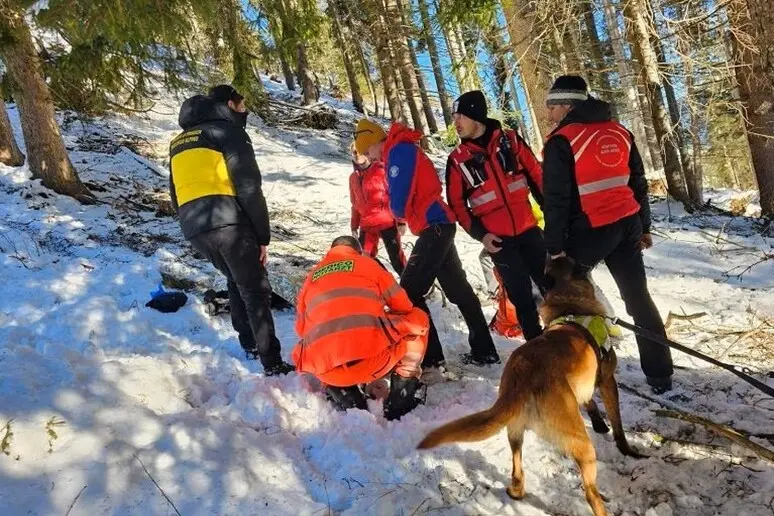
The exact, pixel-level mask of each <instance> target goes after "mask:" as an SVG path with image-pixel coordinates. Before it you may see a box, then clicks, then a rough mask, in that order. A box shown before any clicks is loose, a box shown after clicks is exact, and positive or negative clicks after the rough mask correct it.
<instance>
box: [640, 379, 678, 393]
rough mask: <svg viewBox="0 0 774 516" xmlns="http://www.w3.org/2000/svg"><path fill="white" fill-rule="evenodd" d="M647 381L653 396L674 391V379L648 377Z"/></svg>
mask: <svg viewBox="0 0 774 516" xmlns="http://www.w3.org/2000/svg"><path fill="white" fill-rule="evenodd" d="M645 380H646V381H647V382H648V385H650V390H651V391H653V394H664V393H665V392H668V391H671V390H672V377H671V376H662V377H655V376H647V377H646V378H645Z"/></svg>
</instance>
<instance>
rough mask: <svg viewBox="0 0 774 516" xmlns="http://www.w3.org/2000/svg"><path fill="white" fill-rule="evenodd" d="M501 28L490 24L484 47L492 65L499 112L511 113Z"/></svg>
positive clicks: (506, 64)
mask: <svg viewBox="0 0 774 516" xmlns="http://www.w3.org/2000/svg"><path fill="white" fill-rule="evenodd" d="M501 30H502V29H501V28H500V27H498V26H497V25H496V24H494V23H493V24H492V25H491V26H490V27H489V29H488V30H486V33H485V35H484V45H485V46H486V49H487V52H488V53H489V58H490V60H491V63H492V72H493V75H494V86H495V91H496V92H497V107H498V108H499V109H500V110H501V111H511V110H513V109H514V108H513V107H512V99H511V95H510V93H509V92H508V63H507V61H506V59H505V48H504V47H505V42H504V41H503V37H502V34H501Z"/></svg>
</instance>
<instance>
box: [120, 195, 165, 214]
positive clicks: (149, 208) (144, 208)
mask: <svg viewBox="0 0 774 516" xmlns="http://www.w3.org/2000/svg"><path fill="white" fill-rule="evenodd" d="M119 198H120V199H121V200H123V201H125V202H128V203H129V204H131V205H132V206H134V207H135V208H137V209H140V210H142V211H155V210H156V209H155V208H154V207H152V206H148V205H147V204H142V203H139V202H137V201H133V200H131V199H130V198H129V197H127V196H125V195H120V196H119Z"/></svg>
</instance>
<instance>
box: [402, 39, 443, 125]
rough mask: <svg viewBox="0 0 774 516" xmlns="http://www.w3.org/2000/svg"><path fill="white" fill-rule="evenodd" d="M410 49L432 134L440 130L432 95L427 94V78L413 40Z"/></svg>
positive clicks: (423, 108) (409, 45) (423, 107)
mask: <svg viewBox="0 0 774 516" xmlns="http://www.w3.org/2000/svg"><path fill="white" fill-rule="evenodd" d="M408 47H409V51H410V52H411V64H412V66H413V67H414V75H416V78H417V87H418V88H419V95H420V97H421V98H422V110H423V111H424V113H425V119H426V120H427V127H428V128H429V130H430V134H436V133H437V132H438V122H437V121H436V119H435V113H433V106H432V104H430V96H429V95H428V94H427V88H426V87H425V78H424V76H423V75H422V70H421V69H420V68H419V60H418V59H417V53H416V51H415V50H414V46H413V45H412V44H411V41H408Z"/></svg>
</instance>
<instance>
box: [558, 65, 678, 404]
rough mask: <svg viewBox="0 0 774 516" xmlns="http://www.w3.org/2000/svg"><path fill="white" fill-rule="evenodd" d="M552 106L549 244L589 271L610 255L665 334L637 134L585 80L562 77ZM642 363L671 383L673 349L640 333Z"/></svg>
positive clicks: (646, 315)
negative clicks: (652, 273)
mask: <svg viewBox="0 0 774 516" xmlns="http://www.w3.org/2000/svg"><path fill="white" fill-rule="evenodd" d="M547 104H548V106H547V107H548V111H549V116H550V117H551V120H552V121H553V122H554V123H556V124H557V127H556V129H554V131H553V132H552V133H551V134H550V135H549V137H548V140H547V141H546V145H545V148H544V149H543V155H544V160H543V182H544V184H545V190H544V194H545V209H544V212H545V219H546V233H545V239H546V249H547V250H548V253H549V254H550V255H551V257H552V258H557V257H560V256H563V255H565V254H567V255H569V256H570V257H571V258H573V259H574V260H575V261H576V262H578V263H579V264H581V265H583V266H584V267H585V268H587V269H589V270H590V269H592V268H593V267H595V266H596V265H597V264H598V263H599V262H601V261H604V262H605V264H606V265H607V268H608V270H609V271H610V274H611V275H612V276H613V279H614V280H615V282H616V285H618V290H619V291H620V292H621V297H622V298H623V300H624V303H625V304H626V312H627V313H628V314H629V315H631V316H632V318H633V319H634V323H635V324H636V325H638V326H641V327H643V328H646V329H648V330H650V331H652V332H653V333H656V334H659V335H666V332H665V330H664V323H663V321H662V320H661V315H659V313H658V308H657V307H656V305H655V303H654V302H653V299H651V297H650V293H649V292H648V282H647V279H646V277H645V264H644V263H643V259H642V251H643V250H644V249H648V248H650V247H651V246H652V245H653V240H652V239H651V236H650V206H649V205H648V183H647V181H646V180H645V169H644V167H643V164H642V159H641V158H640V153H639V152H638V150H637V145H635V143H634V136H632V133H630V132H629V131H628V130H627V129H626V128H625V127H624V126H622V125H621V124H619V123H618V122H615V121H613V120H612V115H611V109H610V104H608V103H606V102H602V101H600V100H597V99H595V98H593V97H591V96H589V94H588V87H587V85H586V81H584V80H583V78H581V77H578V76H574V75H566V76H562V77H559V78H558V79H556V82H555V83H554V85H553V87H552V88H551V91H550V92H549V94H548V100H547ZM637 346H638V347H639V351H640V364H641V366H642V370H643V372H644V373H645V376H646V378H647V381H648V384H649V385H650V386H651V387H652V389H653V390H654V391H655V392H658V393H662V392H665V391H668V390H669V389H671V388H672V373H673V366H672V354H671V352H670V350H669V348H667V347H665V346H661V345H659V344H657V343H656V342H652V341H650V340H648V339H646V338H643V337H637Z"/></svg>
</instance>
